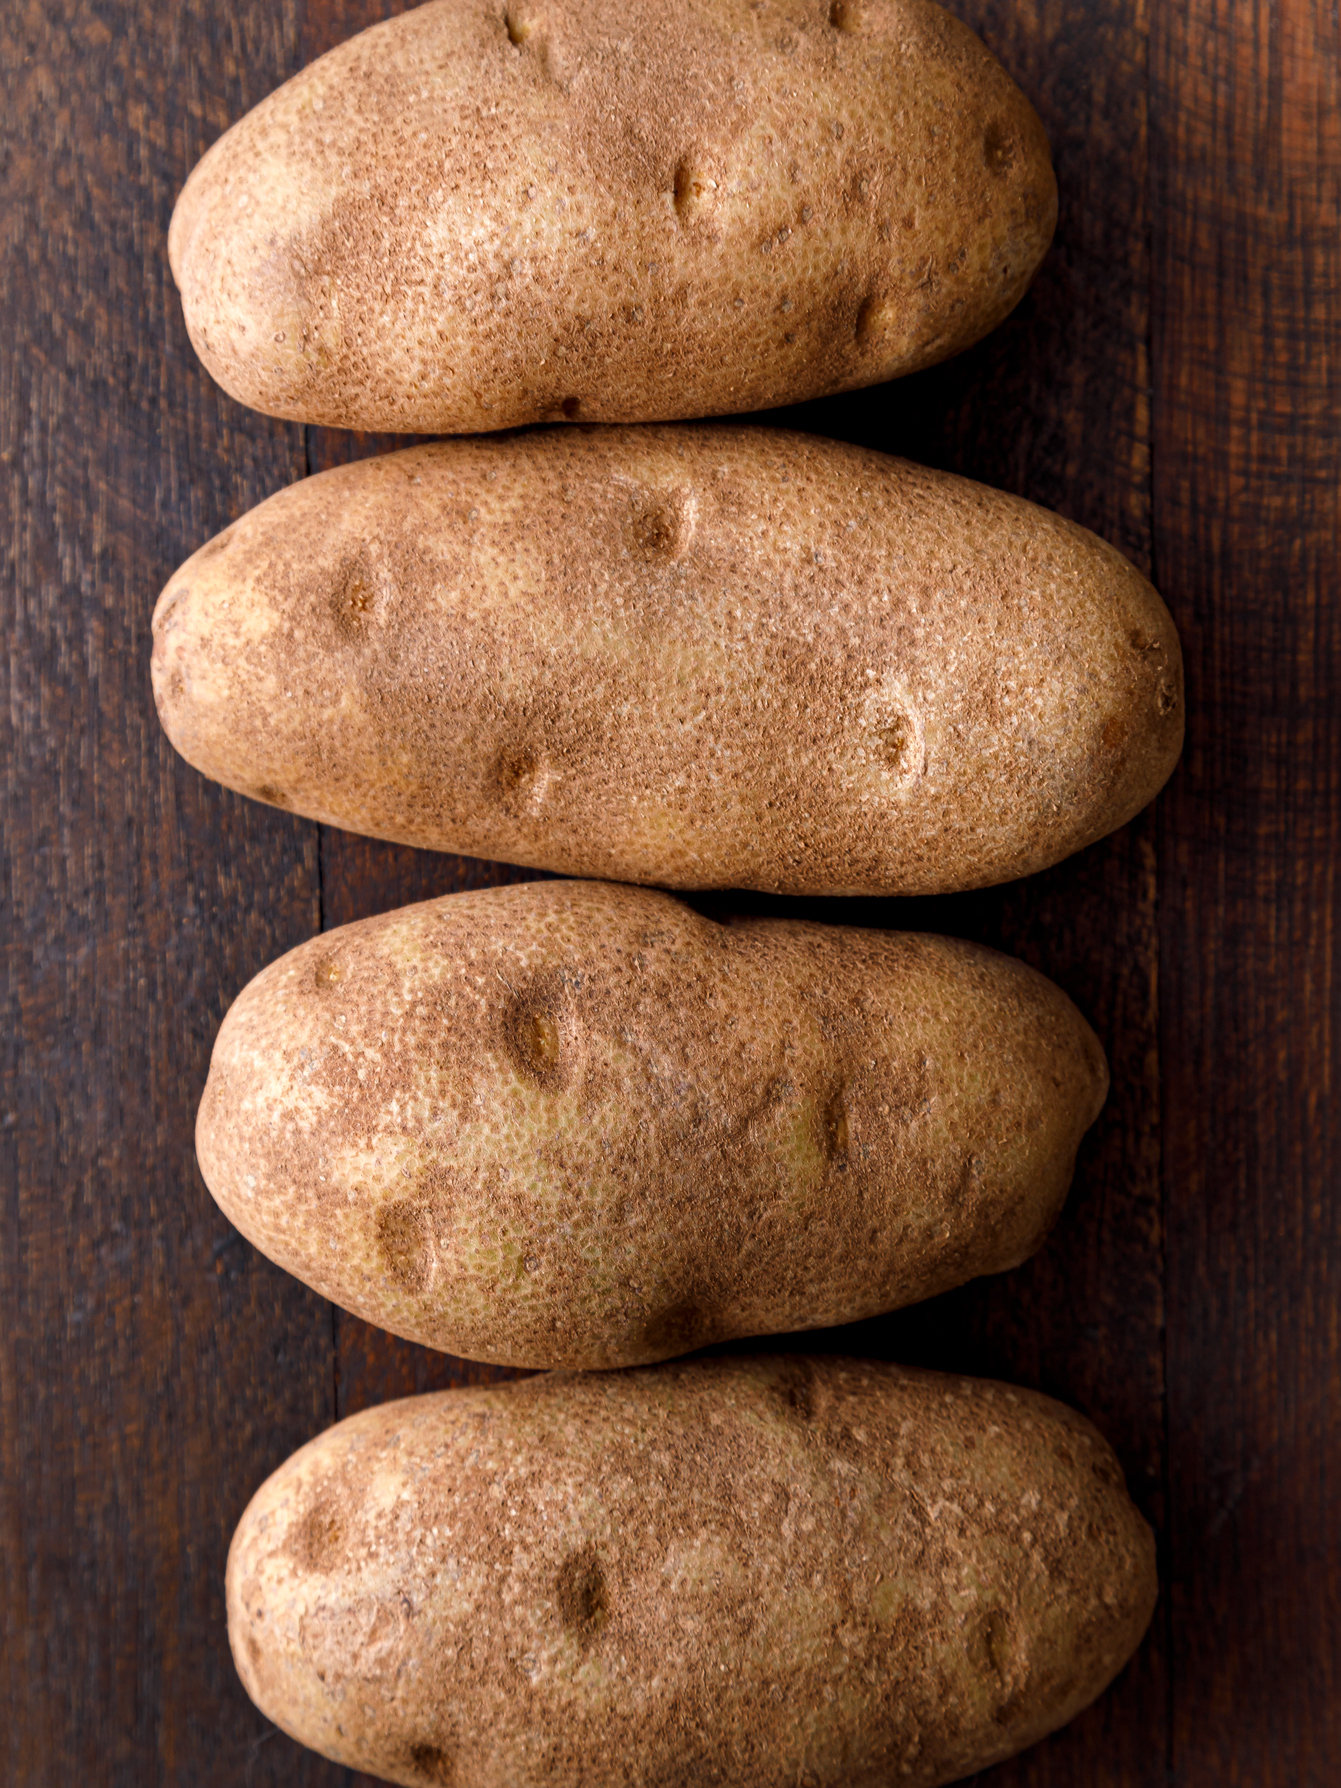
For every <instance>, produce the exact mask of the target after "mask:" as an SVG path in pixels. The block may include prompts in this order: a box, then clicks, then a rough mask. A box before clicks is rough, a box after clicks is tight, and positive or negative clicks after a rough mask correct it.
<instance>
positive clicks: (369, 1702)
mask: <svg viewBox="0 0 1341 1788" xmlns="http://www.w3.org/2000/svg"><path fill="white" fill-rule="evenodd" d="M1155 1596H1156V1580H1155V1547H1154V1539H1153V1536H1152V1535H1151V1532H1150V1530H1149V1528H1148V1527H1147V1526H1146V1524H1145V1522H1144V1521H1143V1520H1142V1518H1141V1516H1140V1515H1139V1514H1138V1512H1137V1511H1136V1509H1135V1508H1134V1507H1133V1505H1132V1503H1131V1501H1130V1499H1129V1498H1128V1495H1127V1492H1126V1488H1125V1486H1124V1484H1123V1480H1122V1473H1121V1470H1120V1468H1119V1467H1118V1464H1117V1461H1116V1460H1115V1459H1114V1457H1113V1455H1112V1453H1111V1451H1110V1450H1109V1448H1108V1447H1107V1445H1106V1444H1105V1443H1104V1441H1103V1440H1102V1438H1101V1437H1100V1436H1099V1435H1098V1434H1097V1433H1096V1432H1095V1430H1094V1429H1093V1428H1092V1427H1091V1426H1090V1424H1089V1423H1088V1422H1087V1421H1085V1420H1083V1419H1082V1418H1081V1417H1080V1416H1078V1415H1076V1414H1075V1413H1074V1412H1072V1411H1071V1410H1069V1409H1066V1408H1064V1407H1063V1406H1062V1405H1061V1404H1058V1403H1054V1402H1053V1401H1052V1400H1051V1399H1050V1398H1047V1397H1042V1396H1039V1395H1038V1394H1037V1393H1035V1392H1029V1391H1019V1390H1012V1389H1010V1388H1008V1387H1007V1386H1005V1385H1000V1384H991V1383H985V1382H982V1381H979V1380H973V1379H964V1378H957V1377H948V1376H943V1375H941V1374H939V1373H931V1372H913V1371H908V1370H906V1369H902V1368H899V1367H897V1366H890V1365H884V1364H873V1363H867V1362H857V1361H845V1360H838V1359H810V1360H807V1359H805V1358H802V1357H796V1356H793V1357H790V1358H771V1359H770V1358H752V1359H736V1360H732V1359H714V1360H706V1361H691V1362H685V1363H682V1364H677V1365H675V1366H660V1367H654V1368H651V1369H649V1370H644V1371H638V1372H630V1373H618V1374H609V1375H606V1374H601V1375H593V1376H588V1377H582V1376H578V1377H569V1376H567V1375H562V1374H556V1375H553V1376H547V1377H544V1378H539V1379H532V1380H528V1381H527V1382H525V1383H522V1384H516V1385H508V1386H501V1387H493V1388H490V1389H475V1390H453V1391H447V1392H441V1393H438V1394H437V1395H435V1396H424V1397H412V1398H408V1399H406V1400H404V1401H402V1402H398V1403H391V1404H387V1405H385V1406H384V1407H382V1408H380V1409H371V1410H367V1411H365V1412H364V1413H363V1414H361V1415H356V1416H353V1417H352V1418H350V1419H349V1420H347V1421H344V1422H341V1423H339V1424H338V1425H337V1426H336V1427H334V1428H332V1429H330V1430H329V1431H328V1432H327V1433H325V1434H323V1435H322V1436H321V1437H320V1439H318V1440H315V1441H313V1442H311V1443H310V1445H308V1446H306V1447H304V1448H303V1449H302V1451H301V1452H299V1453H297V1454H295V1455H294V1457H293V1458H292V1459H290V1460H289V1461H288V1463H287V1464H286V1465H284V1466H282V1467H281V1468H280V1470H279V1471H277V1472H276V1473H275V1474H274V1476H273V1477H272V1478H270V1479H269V1481H268V1482H267V1483H266V1484H264V1485H263V1486H262V1488H261V1489H260V1490H259V1491H258V1492H257V1494H256V1496H255V1498H254V1499H253V1501H252V1503H251V1505H250V1507H249V1508H248V1510H247V1512H246V1513H245V1515H244V1516H243V1518H242V1521H241V1524H240V1526H239V1527H238V1530H237V1534H236V1536H235V1538H234V1540H233V1545H232V1550H231V1552H230V1554H229V1560H228V1577H227V1600H228V1631H229V1638H230V1640H231V1643H232V1647H233V1656H234V1659H235V1660H236V1663H237V1667H238V1671H239V1673H240V1674H241V1677H242V1681H243V1683H244V1684H245V1686H246V1689H247V1692H248V1694H250V1695H251V1697H252V1699H253V1700H254V1701H255V1702H256V1703H257V1704H258V1706H259V1707H260V1708H261V1710H262V1711H263V1712H264V1713H265V1714H266V1715H267V1717H268V1718H270V1719H271V1720H273V1721H275V1723H276V1724H277V1725H279V1726H281V1727H283V1729H284V1730H285V1731H286V1732H288V1733H289V1734H290V1735H291V1736H292V1737H294V1738H297V1739H299V1740H301V1741H302V1742H303V1743H304V1744H307V1745H311V1746H313V1747H314V1748H315V1749H316V1750H318V1751H322V1752H324V1753H325V1754H326V1755H327V1756H328V1757H332V1758H335V1759H337V1760H338V1761H339V1762H341V1763H344V1764H347V1765H349V1766H350V1767H351V1768H353V1769H356V1770H366V1771H368V1772H369V1773H371V1774H373V1775H376V1776H378V1777H384V1778H386V1779H387V1780H388V1781H392V1782H401V1783H406V1784H424V1785H428V1784H443V1783H456V1784H460V1785H461V1788H467V1785H469V1788H532V1785H534V1788H542V1785H543V1788H617V1785H618V1788H624V1785H625V1784H628V1783H639V1784H642V1788H684V1784H687V1783H700V1782H713V1783H716V1784H719V1788H794V1785H795V1784H796V1783H798V1782H803V1783H808V1784H810V1785H811V1788H888V1785H889V1784H892V1783H907V1784H908V1788H932V1785H933V1784H936V1783H943V1782H950V1781H955V1780H958V1779H959V1778H960V1777H962V1776H966V1775H971V1774H972V1773H973V1772H974V1771H976V1770H979V1769H984V1768H986V1767H987V1766H988V1765H989V1764H991V1763H994V1762H996V1761H997V1760H998V1759H1000V1758H1003V1757H1007V1756H1010V1755H1011V1754H1012V1753H1013V1752H1015V1751H1018V1750H1020V1749H1021V1748H1022V1747H1023V1746H1025V1745H1028V1744H1032V1743H1033V1742H1034V1741H1035V1740H1036V1739H1038V1738H1041V1737H1042V1736H1043V1735H1044V1734H1045V1733H1047V1732H1050V1731H1052V1730H1054V1729H1055V1728H1056V1727H1058V1726H1060V1725H1062V1724H1063V1723H1064V1722H1065V1721H1066V1720H1068V1719H1070V1718H1071V1717H1072V1716H1073V1715H1074V1714H1076V1713H1077V1712H1078V1711H1079V1710H1080V1709H1081V1708H1082V1707H1084V1706H1085V1705H1086V1704H1087V1703H1088V1702H1090V1701H1092V1700H1093V1699H1094V1697H1095V1696H1096V1695H1097V1694H1099V1693H1100V1691H1101V1690H1102V1689H1103V1688H1104V1687H1105V1686H1106V1685H1107V1684H1108V1683H1109V1682H1110V1681H1111V1679H1112V1678H1113V1676H1114V1675H1115V1674H1116V1673H1117V1671H1118V1670H1119V1669H1121V1667H1122V1665H1123V1664H1124V1663H1125V1662H1126V1661H1127V1659H1128V1657H1129V1656H1130V1655H1131V1653H1132V1651H1133V1650H1134V1649H1135V1647H1136V1645H1137V1644H1138V1643H1139V1641H1140V1638H1141V1635H1142V1633H1143V1632H1144V1631H1145V1628H1146V1626H1147V1624H1148V1622H1149V1620H1150V1615H1151V1612H1152V1610H1153V1607H1154V1603H1155Z"/></svg>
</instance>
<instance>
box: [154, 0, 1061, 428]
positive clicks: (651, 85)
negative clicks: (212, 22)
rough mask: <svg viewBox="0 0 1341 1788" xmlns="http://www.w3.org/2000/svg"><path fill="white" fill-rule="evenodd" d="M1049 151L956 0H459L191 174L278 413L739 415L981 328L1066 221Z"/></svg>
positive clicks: (873, 377) (393, 31) (217, 324)
mask: <svg viewBox="0 0 1341 1788" xmlns="http://www.w3.org/2000/svg"><path fill="white" fill-rule="evenodd" d="M1056 211H1057V194H1056V184H1055V182H1054V179H1053V174H1052V167H1051V164H1050V161H1049V157H1048V145H1047V141H1046V139H1045V137H1044V135H1043V129H1042V126H1041V125H1040V123H1039V121H1038V118H1037V117H1036V116H1035V114H1034V112H1033V111H1032V109H1031V108H1030V106H1029V104H1028V102H1027V101H1026V100H1025V98H1024V96H1023V95H1022V94H1021V93H1020V91H1019V90H1018V88H1017V87H1016V86H1015V85H1014V83H1013V82H1012V81H1011V80H1010V78H1009V77H1008V76H1007V75H1006V73H1005V71H1004V70H1003V69H1002V68H1001V67H1000V65H999V64H998V63H997V61H996V60H995V58H994V57H993V56H991V55H990V54H989V53H988V52H987V51H986V50H985V49H984V48H983V45H982V44H981V43H980V42H979V41H978V39H977V38H976V37H974V36H973V34H972V33H971V32H970V31H969V30H967V29H966V28H965V27H964V26H963V25H961V24H960V23H959V22H958V21H957V20H955V19H953V18H952V17H950V15H949V14H948V13H945V12H943V11H942V10H941V9H940V7H938V6H933V5H931V4H929V3H928V0H845V3H843V4H837V5H830V4H829V3H828V0H771V3H769V4H765V5H758V4H749V3H748V0H582V3H581V4H578V3H577V0H522V3H520V4H515V3H514V4H509V5H507V6H504V5H503V4H501V3H500V0H487V3H484V4H480V3H478V0H469V3H467V0H438V4H436V5H429V6H421V7H419V8H418V9H417V10H415V11H413V12H410V13H407V14H405V15H403V16H402V17H400V18H395V19H391V20H388V21H387V22H386V23H385V24H382V25H378V26H376V27H374V28H373V29H372V30H371V31H366V32H364V33H363V35H362V36H360V37H356V38H354V39H353V40H352V41H350V42H349V43H346V44H342V45H341V46H340V47H339V48H338V49H336V50H333V51H332V52H331V53H330V54H329V55H327V56H323V57H322V58H321V60H320V61H318V62H315V63H314V64H313V65H312V66H311V67H310V68H308V69H305V70H304V71H303V73H301V74H300V75H298V76H297V77H296V78H295V79H294V80H291V81H289V82H288V83H287V84H286V85H285V86H283V87H281V88H280V89H279V91H278V92H276V93H273V94H272V95H271V96H270V98H269V99H267V100H266V101H264V103H263V104H261V105H259V106H257V108H256V109H255V110H254V111H253V112H251V113H249V114H248V116H247V117H245V118H244V119H243V120H242V121H241V122H240V123H239V124H236V125H234V127H233V128H232V129H231V130H230V131H228V132H227V134H226V135H225V136H224V137H223V138H222V139H221V140H220V141H219V142H218V143H216V144H215V145H214V147H213V148H212V149H211V150H210V151H209V153H208V154H207V155H206V156H205V158H204V160H203V161H202V162H201V163H200V165H199V166H198V167H197V168H196V169H195V171H194V173H193V174H192V175H191V177H190V179H189V180H188V182H187V184H186V187H185V190H184V191H183V193H182V195H181V198H180V200H179V201H178V204H177V209H176V212H175V214H174V216H173V219H172V227H171V232H170V235H169V239H168V242H169V254H170V257H171V261H172V270H173V273H174V275H175V276H176V280H177V284H178V285H179V287H180V288H181V294H182V304H183V308H184V310H185V314H186V323H187V328H188V329H189V331H190V334H191V339H192V341H193V342H194V343H195V346H196V349H197V351H198V352H199V354H200V356H201V359H202V360H203V361H204V363H205V365H206V367H207V368H208V369H209V371H210V372H211V373H212V374H213V376H214V377H215V378H216V379H217V380H218V381H219V383H220V384H221V385H222V386H223V387H224V389H225V390H226V391H229V392H231V394H232V395H233V396H234V397H237V398H239V399H241V401H242V402H244V403H248V404H252V405H254V406H255V407H256V408H258V409H261V410H265V411H267V412H268V413H269V414H271V415H274V416H289V417H293V418H295V419H297V420H299V421H303V422H324V423H332V424H334V425H336V426H339V427H351V428H371V429H408V430H412V431H416V432H422V433H434V434H453V433H470V432H477V431H480V430H483V429H494V428H506V427H511V426H513V425H515V424H518V423H527V422H538V421H543V420H546V419H557V418H564V417H567V418H573V417H579V418H581V419H582V420H584V421H593V422H611V421H623V422H639V421H648V420H655V419H658V418H666V417H677V416H708V415H717V414H721V413H723V412H727V411H740V410H755V409H761V408H764V407H766V406H768V405H772V404H783V403H791V402H794V401H796V400H798V399H801V398H808V397H815V396H818V395H820V394H821V393H823V392H828V391H846V390H852V389H854V388H855V387H857V386H861V385H871V384H875V383H876V382H877V381H879V380H881V379H888V378H892V377H894V376H895V375H896V374H899V373H907V372H912V371H914V370H915V369H916V368H918V367H922V366H926V365H928V364H929V363H930V362H932V361H934V360H940V359H943V358H944V357H945V356H946V355H947V354H954V353H957V352H958V351H959V349H961V348H965V347H967V346H968V345H969V344H970V343H971V342H974V341H976V340H977V339H978V338H979V337H980V336H982V335H985V334H986V333H987V331H988V330H989V329H991V328H993V327H994V326H995V325H996V324H997V323H998V322H1000V320H1001V319H1002V318H1003V317H1004V316H1005V315H1006V314H1007V312H1008V311H1010V310H1011V309H1012V308H1013V307H1014V305H1015V304H1016V303H1017V302H1018V301H1019V299H1020V297H1021V296H1022V294H1023V293H1024V290H1025V288H1026V287H1027V285H1028V284H1029V281H1030V279H1031V278H1032V276H1033V273H1034V270H1035V268H1036V267H1037V265H1038V263H1039V261H1040V259H1041V258H1042V256H1043V253H1044V250H1045V249H1046V248H1047V246H1048V243H1049V241H1050V240H1051V237H1052V230H1053V225H1054V222H1055V220H1056Z"/></svg>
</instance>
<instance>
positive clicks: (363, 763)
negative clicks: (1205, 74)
mask: <svg viewBox="0 0 1341 1788" xmlns="http://www.w3.org/2000/svg"><path fill="white" fill-rule="evenodd" d="M152 670H153V680H154V693H155V698H156V700H157V702H158V709H159V714H160V716H161V718H162V721H163V725H164V727H165V728H166V730H167V732H168V736H169V737H170V738H171V740H172V742H173V744H174V745H175V746H176V747H177V749H178V750H179V751H180V752H181V753H182V754H183V755H184V756H185V757H186V758H187V759H188V761H189V762H191V763H192V764H194V765H195V766H196V767H197V768H198V769H199V770H201V771H203V773H204V774H206V775H208V776H213V777H216V778H217V779H218V780H219V781H221V782H224V783H227V784H228V786H229V787H231V788H235V789H239V790H241V791H242V792H244V793H246V794H251V795H255V796H257V797H258V798H260V799H262V800H268V801H271V802H274V803H275V804H276V805H279V806H284V807H288V808H290V809H292V810H294V811H296V812H298V813H303V814H307V815H308V816H309V817H311V818H313V819H319V820H324V821H326V822H328V823H330V824H333V825H337V826H343V827H346V828H348V829H349V830H352V831H356V832H368V833H372V834H374V835H375V836H378V837H382V838H392V839H396V840H398V841H400V842H402V843H406V844H412V845H418V846H422V847H427V848H429V849H438V850H453V851H461V852H464V853H466V854H468V855H473V856H480V857H485V858H495V859H500V860H502V861H504V862H510V863H527V864H533V865H535V866H536V867H539V868H545V869H554V870H559V871H562V872H565V873H567V874H572V875H597V876H603V877H608V878H609V879H611V880H615V881H630V882H651V883H654V884H658V885H661V886H666V887H679V888H722V887H749V888H761V889H766V890H770V891H773V892H779V893H830V894H833V893H865V894H879V893H898V894H923V893H935V892H944V891H946V890H949V889H955V888H967V887H980V886H983V885H985V884H988V883H992V882H999V881H1005V880H1009V879H1011V878H1013V877H1015V876H1021V875H1026V874H1029V873H1031V872H1032V871H1034V870H1036V869H1040V868H1043V867H1045V866H1046V865H1048V864H1050V863H1054V862H1056V861H1057V860H1058V859H1059V858H1062V857H1064V856H1066V855H1068V854H1069V853H1070V852H1072V851H1075V850H1078V849H1080V848H1081V847H1082V846H1084V845H1086V844H1089V843H1092V842H1093V841H1094V840H1095V839H1096V838H1100V837H1102V836H1104V834H1105V833H1107V832H1110V831H1112V830H1114V829H1115V828H1116V827H1117V826H1119V825H1122V824H1124V823H1125V822H1126V821H1127V820H1128V819H1130V818H1131V817H1132V815H1133V814H1135V813H1136V812H1138V811H1139V810H1140V809H1141V808H1142V807H1143V806H1145V804H1146V803H1147V802H1148V801H1149V800H1150V799H1151V798H1152V796H1153V795H1154V794H1155V792H1156V791H1157V790H1158V789H1159V787H1160V786H1161V785H1162V783H1163V782H1164V780H1165V779H1166V777H1167V776H1168V775H1169V773H1170V771H1171V770H1172V768H1173V765H1174V763H1175V761H1176V759H1177V756H1178V752H1179V750H1180V749H1181V746H1182V737H1183V700H1182V660H1181V655H1180V652H1179V646H1178V637H1177V634H1176V633H1175V631H1174V627H1173V623H1172V621H1171V620H1170V618H1169V614H1168V611H1167V610H1166V609H1165V607H1164V604H1163V603H1162V602H1161V601H1160V599H1159V597H1158V596H1157V595H1156V593H1155V591H1154V590H1152V589H1151V587H1150V585H1149V584H1148V583H1147V582H1146V581H1145V579H1144V578H1143V577H1141V576H1140V574H1139V573H1138V572H1137V571H1136V570H1135V569H1134V568H1133V567H1132V566H1131V565H1130V564H1129V563H1128V562H1127V561H1126V560H1125V559H1124V558H1123V557H1122V556H1121V554H1119V553H1118V552H1116V551H1114V549H1113V548H1112V547H1110V546H1108V545H1106V544H1105V543H1104V542H1103V541H1101V540H1099V539H1097V538H1096V537H1095V536H1094V535H1093V534H1090V533H1088V532H1087V531H1086V530H1085V529H1083V528H1078V527H1076V526H1075V525H1074V524H1072V523H1070V522H1066V521H1063V520H1062V519H1061V517H1060V516H1056V515H1052V514H1050V513H1049V512H1048V511H1047V510H1044V509H1039V508H1037V507H1036V506H1035V505H1033V504H1030V503H1026V502H1023V501H1021V500H1020V499H1019V498H1017V497H1011V496H1007V495H1005V494H1003V493H1002V492H999V491H993V490H988V489H986V488H985V487H984V486H982V485H977V484H972V483H970V482H969V481H968V480H966V479H962V478H956V477H953V476H951V475H949V474H947V473H940V472H932V471H927V470H924V469H923V468H921V467H918V466H913V465H910V464H908V463H907V462H906V461H901V460H896V459H891V458H890V457H888V456H887V455H884V454H878V453H872V452H869V451H867V450H865V449H863V448H857V447H850V446H846V445H843V444H841V443H838V442H832V441H822V440H818V439H815V438H814V437H810V436H806V435H798V434H793V433H791V432H789V431H783V430H780V429H763V428H758V427H743V428H741V427H730V426H727V425H723V424H708V425H705V426H699V427H674V428H651V429H591V430H587V429H565V430H545V431H537V432H535V433H532V434H528V435H522V436H518V437H508V438H503V439H498V438H492V439H490V438H486V439H484V440H479V441H462V442H445V443H442V444H439V445H435V446H430V447H420V448H413V449H410V450H408V451H406V452H402V453H396V454H390V455H387V456H386V457H384V458H381V459H375V460H365V461H363V462H361V463H359V464H357V465H352V466H344V467H340V468H338V469H337V470H334V471H330V472H325V473H322V474H321V475H319V476H318V477H315V478H309V479H305V480H303V481H302V482H300V483H299V484H296V485H294V486H291V487H290V488H289V489H288V490H285V491H282V492H280V493H279V494H278V495H277V496H274V497H271V498H270V499H269V500H268V501H267V502H265V503H262V504H261V505H260V506H259V507H258V508H256V509H254V510H253V511H252V512H251V513H250V514H249V515H247V516H244V517H243V519H242V520H241V521H239V522H238V523H237V524H236V525H235V526H234V527H232V528H230V529H228V530H227V531H226V532H225V533H223V534H221V535H219V536H218V538H217V539H216V540H214V541H212V542H210V544H209V545H207V546H205V547H202V548H201V550H200V551H199V552H198V553H196V554H195V556H194V557H193V558H191V559H189V560H188V561H187V563H186V564H185V565H184V566H183V567H182V568H181V570H180V571H179V572H178V573H177V575H176V576H175V577H174V578H173V579H172V580H171V582H170V583H169V584H168V586H167V589H166V590H165V591H164V593H163V596H162V597H161V599H160V601H159V604H158V607H157V610H156V612H155V615H154V648H153V661H152Z"/></svg>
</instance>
